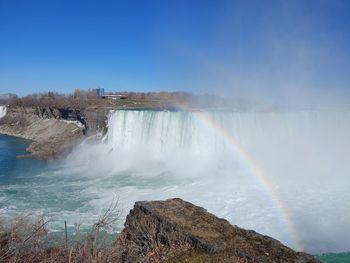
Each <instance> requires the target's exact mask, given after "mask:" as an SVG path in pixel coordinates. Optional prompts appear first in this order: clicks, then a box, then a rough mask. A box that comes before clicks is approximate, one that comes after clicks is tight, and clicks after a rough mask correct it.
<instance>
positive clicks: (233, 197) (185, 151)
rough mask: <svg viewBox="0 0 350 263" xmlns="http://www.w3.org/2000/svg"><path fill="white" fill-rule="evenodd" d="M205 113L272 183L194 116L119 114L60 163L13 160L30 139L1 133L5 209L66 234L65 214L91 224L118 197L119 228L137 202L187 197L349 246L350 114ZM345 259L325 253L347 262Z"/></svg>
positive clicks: (253, 222)
mask: <svg viewBox="0 0 350 263" xmlns="http://www.w3.org/2000/svg"><path fill="white" fill-rule="evenodd" d="M206 117H207V119H210V120H211V121H213V122H214V123H215V124H216V125H219V126H220V127H223V128H224V129H225V130H226V131H227V132H230V136H231V134H232V136H234V137H235V138H238V140H239V142H240V143H241V144H242V145H244V149H246V150H247V151H249V153H250V154H251V156H252V158H253V157H254V159H255V162H256V163H258V164H260V166H261V167H262V170H263V172H264V179H265V180H268V182H269V183H270V184H271V185H270V188H271V189H270V188H269V189H266V187H264V185H262V184H261V182H260V181H259V180H257V178H256V176H255V173H252V171H251V170H249V168H250V166H248V165H247V162H246V161H245V160H242V159H240V158H239V157H240V156H237V152H236V151H234V150H235V148H232V147H228V146H232V144H228V142H230V141H227V140H224V137H223V136H221V135H220V134H218V133H217V132H215V131H217V130H213V129H208V127H207V125H206V123H203V122H201V121H200V120H201V119H198V118H197V115H196V113H191V114H190V113H181V112H177V113H170V112H142V111H132V112H129V111H117V112H115V113H113V114H112V115H111V118H110V119H109V130H108V134H107V136H106V137H105V138H104V140H103V143H101V142H98V143H93V142H90V143H87V142H85V143H83V144H81V145H79V146H78V147H76V148H75V149H74V151H73V152H72V153H71V154H70V155H69V156H67V158H65V159H64V160H61V161H60V162H55V163H45V162H40V161H36V160H28V159H24V160H20V159H16V158H15V156H16V155H17V154H23V153H24V149H25V147H26V146H27V145H28V143H29V142H28V141H25V140H19V139H16V138H12V137H6V136H1V137H0V147H1V148H0V155H1V157H0V165H1V174H0V176H1V181H0V213H1V215H2V216H8V217H12V216H15V215H17V214H19V213H33V214H36V215H45V216H47V217H49V218H50V220H51V221H50V230H51V231H52V232H54V233H55V234H58V235H59V233H60V232H61V231H63V229H64V221H67V224H68V227H69V229H73V228H74V224H75V223H78V224H79V223H81V224H82V225H81V229H87V228H88V227H89V226H91V225H92V224H93V223H95V222H96V220H97V218H98V216H99V215H100V214H101V212H103V210H104V209H106V208H108V206H109V204H110V202H111V200H112V199H113V198H115V197H117V198H118V199H119V206H118V207H119V208H121V210H122V216H121V218H120V222H119V225H118V227H122V224H123V222H124V220H125V216H126V215H127V214H128V212H129V209H130V208H132V206H133V204H134V202H135V201H138V200H164V199H168V198H173V197H180V198H183V199H185V200H188V201H190V202H193V203H194V204H197V205H199V206H202V207H205V208H206V209H208V211H209V212H212V213H214V214H216V215H217V216H219V217H223V218H226V219H228V220H229V221H230V222H231V223H233V224H235V225H239V226H241V227H244V228H247V229H254V230H256V231H258V232H260V233H263V234H266V235H269V236H272V237H274V238H276V239H278V240H281V241H282V242H283V243H284V244H286V245H288V246H290V247H292V248H295V249H299V248H301V249H303V250H304V251H306V252H309V253H313V254H321V253H329V252H343V251H348V250H349V241H350V239H349V235H348V233H346V231H344V229H348V226H349V222H350V214H349V213H348V207H347V206H345V205H343V204H347V203H349V201H350V193H349V191H348V189H349V187H350V185H349V180H348V174H349V171H350V164H349V162H348V159H347V157H348V156H349V153H350V150H349V149H350V141H349V140H348V138H349V137H348V134H349V132H350V113H347V112H340V113H338V112H337V113H329V114H325V113H322V114H321V113H318V112H295V113H281V112H273V113H220V114H219V113H207V115H206ZM276 160H278V162H276ZM291 179H292V180H291ZM271 192H273V193H274V194H275V195H272V196H271ZM277 199H278V200H279V201H280V202H281V204H283V206H284V209H285V210H286V211H287V212H288V214H287V213H282V212H284V210H282V211H281V209H280V208H279V207H276V203H275V202H276V200H277ZM287 219H288V220H287ZM117 230H118V229H117ZM346 256H348V255H346V254H345V255H343V254H328V255H322V256H320V257H321V258H322V260H325V262H328V261H329V260H333V259H335V260H338V262H342V261H339V260H341V259H342V258H344V257H345V260H347V259H346ZM327 260H328V261H327Z"/></svg>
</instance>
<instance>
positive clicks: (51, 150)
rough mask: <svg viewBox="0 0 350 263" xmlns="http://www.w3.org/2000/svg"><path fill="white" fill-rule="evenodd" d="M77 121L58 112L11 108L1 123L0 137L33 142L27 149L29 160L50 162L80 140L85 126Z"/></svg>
mask: <svg viewBox="0 0 350 263" xmlns="http://www.w3.org/2000/svg"><path fill="white" fill-rule="evenodd" d="M79 118H80V117H79V115H78V114H77V113H75V112H66V111H64V110H58V109H50V108H29V107H27V108H24V107H12V108H8V109H7V114H6V116H5V117H3V118H2V119H1V120H0V133H2V134H7V135H10V136H16V137H21V138H24V139H29V140H32V141H33V142H32V143H31V144H30V146H29V147H28V148H27V151H28V152H29V153H30V154H31V155H30V157H33V158H36V159H42V160H50V159H53V158H56V157H57V156H58V155H60V154H62V153H64V152H65V151H69V150H70V149H71V147H72V146H73V145H74V144H75V143H76V142H78V141H79V140H80V139H81V138H83V136H84V132H85V126H84V122H83V119H81V120H80V119H79ZM21 157H28V156H21Z"/></svg>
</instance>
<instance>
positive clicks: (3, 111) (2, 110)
mask: <svg viewBox="0 0 350 263" xmlns="http://www.w3.org/2000/svg"><path fill="white" fill-rule="evenodd" d="M6 113H7V108H6V106H0V119H1V118H2V117H4V116H5V115H6Z"/></svg>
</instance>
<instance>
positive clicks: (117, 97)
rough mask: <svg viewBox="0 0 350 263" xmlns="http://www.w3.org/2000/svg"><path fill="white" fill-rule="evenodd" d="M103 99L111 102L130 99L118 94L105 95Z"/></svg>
mask: <svg viewBox="0 0 350 263" xmlns="http://www.w3.org/2000/svg"><path fill="white" fill-rule="evenodd" d="M102 98H104V99H110V100H125V99H127V98H128V97H127V96H125V95H122V94H116V95H114V94H113V95H108V94H106V95H103V96H102Z"/></svg>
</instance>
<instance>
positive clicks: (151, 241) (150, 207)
mask: <svg viewBox="0 0 350 263" xmlns="http://www.w3.org/2000/svg"><path fill="white" fill-rule="evenodd" d="M116 246H117V247H118V250H119V251H120V253H121V258H120V259H121V262H237V263H241V262H252V263H253V262H254V263H255V262H256V263H258V262H259V263H263V262H266V263H267V262H269V263H274V262H276V263H277V262H280V263H288V262H298V263H306V262H308V263H313V262H319V261H318V260H316V259H315V258H314V257H312V256H311V255H308V254H306V253H302V252H296V251H294V250H292V249H290V248H288V247H286V246H284V245H283V244H282V243H280V242H279V241H277V240H275V239H273V238H271V237H268V236H264V235H261V234H259V233H256V232H255V231H252V230H245V229H242V228H239V227H237V226H233V225H231V224H230V223H229V222H228V221H226V220H225V219H221V218H218V217H216V216H215V215H213V214H210V213H208V212H207V211H206V210H205V209H204V208H201V207H197V206H195V205H193V204H191V203H189V202H186V201H183V200H181V199H178V198H176V199H170V200H166V201H149V202H148V201H145V202H136V203H135V205H134V208H133V209H132V210H131V211H130V214H129V215H128V216H127V219H126V222H125V228H124V230H123V231H122V233H121V235H120V236H119V238H118V240H117V241H116Z"/></svg>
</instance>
